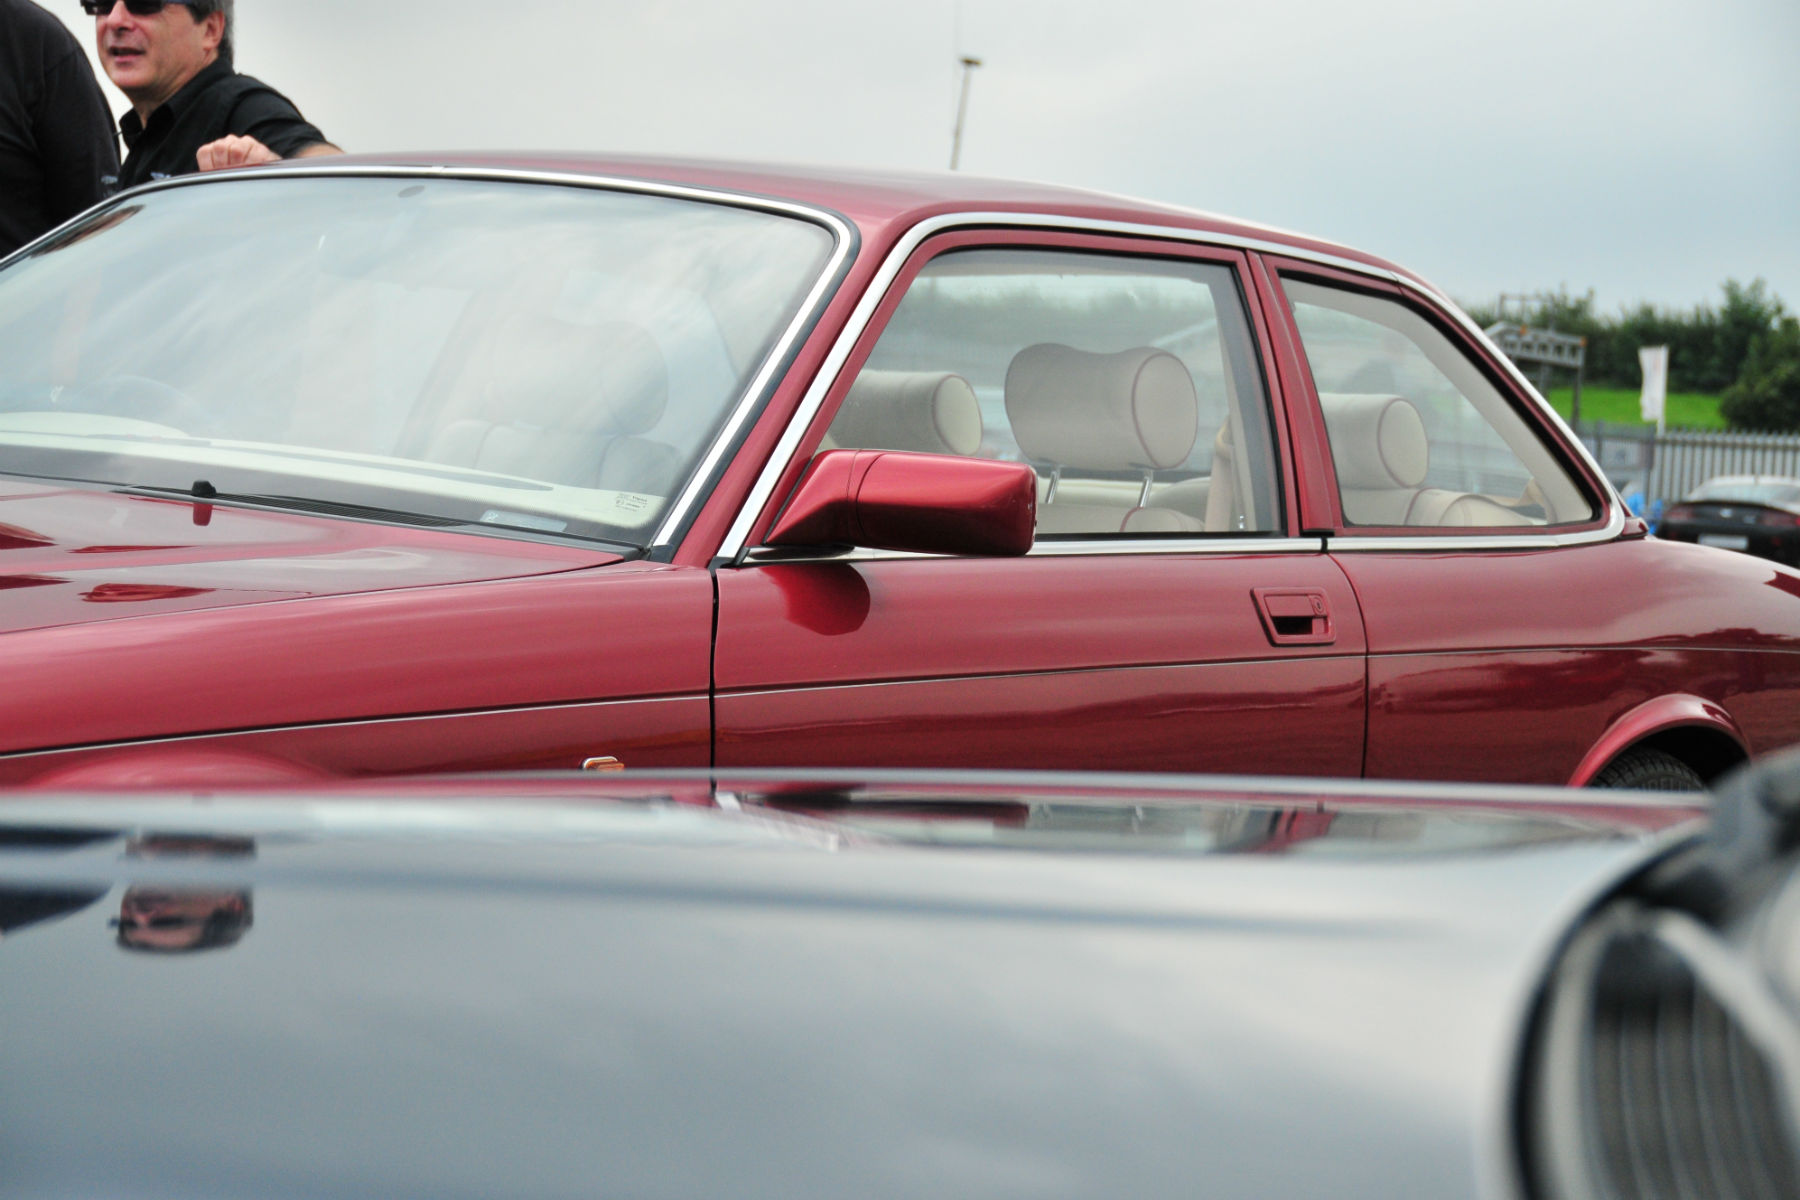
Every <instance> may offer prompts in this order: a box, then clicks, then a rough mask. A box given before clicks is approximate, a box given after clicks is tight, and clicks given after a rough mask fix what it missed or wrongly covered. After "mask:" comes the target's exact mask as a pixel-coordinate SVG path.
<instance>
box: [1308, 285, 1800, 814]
mask: <svg viewBox="0 0 1800 1200" xmlns="http://www.w3.org/2000/svg"><path fill="white" fill-rule="evenodd" d="M1277 266H1278V273H1279V286H1280V291H1281V293H1283V295H1284V296H1285V302H1286V311H1287V312H1288V313H1290V314H1291V322H1292V324H1291V326H1289V328H1288V330H1287V331H1286V332H1287V334H1288V337H1289V338H1291V340H1292V341H1293V343H1294V344H1295V345H1297V346H1298V347H1300V349H1301V353H1300V354H1298V355H1296V356H1295V358H1294V359H1293V360H1292V361H1291V362H1290V363H1289V364H1288V365H1289V366H1290V368H1291V371H1292V373H1293V374H1295V375H1298V376H1300V377H1301V385H1300V386H1298V387H1295V388H1291V389H1290V393H1306V394H1308V397H1309V399H1311V401H1312V404H1311V405H1309V406H1308V407H1310V408H1311V414H1310V416H1311V421H1310V422H1303V423H1307V424H1309V425H1312V426H1316V428H1317V430H1318V431H1319V432H1320V434H1321V435H1322V438H1321V440H1322V441H1323V442H1325V443H1326V444H1327V446H1328V453H1327V454H1326V455H1325V457H1327V458H1328V459H1329V468H1330V471H1331V473H1332V475H1333V476H1334V478H1335V492H1334V494H1331V495H1329V496H1328V497H1326V498H1325V500H1326V502H1325V503H1323V504H1319V505H1316V507H1317V508H1318V510H1319V511H1315V512H1311V513H1309V514H1308V516H1307V524H1308V527H1311V528H1326V527H1329V528H1335V529H1336V531H1337V532H1336V534H1335V535H1334V536H1333V537H1332V540H1331V549H1332V556H1333V558H1334V559H1336V561H1337V562H1338V563H1339V565H1340V566H1341V567H1342V568H1343V570H1344V573H1345V574H1346V575H1347V576H1348V577H1349V579H1350V580H1351V582H1352V583H1353V584H1354V586H1355V590H1356V594H1357V596H1358V598H1359V600H1360V601H1361V604H1362V610H1363V614H1364V619H1365V621H1366V623H1367V631H1368V639H1369V730H1368V760H1367V773H1368V775H1369V776H1371V777H1374V778H1414V779H1449V780H1455V779H1471V780H1475V779H1479V780H1487V781H1494V782H1517V783H1544V784H1563V783H1571V782H1574V783H1586V782H1589V781H1590V780H1591V779H1592V777H1593V776H1594V774H1595V773H1596V772H1597V771H1599V770H1600V769H1601V768H1602V767H1604V766H1605V765H1606V764H1607V762H1608V761H1609V760H1610V759H1611V758H1613V757H1614V756H1616V755H1617V754H1619V753H1620V752H1621V751H1623V750H1625V749H1626V748H1627V747H1628V746H1630V744H1631V742H1632V740H1633V739H1634V738H1639V739H1641V738H1644V737H1645V736H1646V735H1648V734H1651V733H1655V732H1657V731H1658V730H1659V729H1663V728H1665V727H1667V728H1671V729H1678V730H1680V732H1679V734H1678V735H1677V736H1678V738H1679V739H1680V740H1679V741H1677V742H1669V743H1667V744H1668V745H1669V746H1670V747H1672V748H1676V749H1680V750H1681V751H1682V753H1681V754H1680V755H1679V756H1678V757H1681V758H1683V759H1684V760H1685V761H1686V762H1687V763H1688V764H1689V765H1690V766H1694V767H1696V768H1697V769H1700V770H1701V771H1702V773H1703V774H1705V773H1710V772H1708V771H1707V770H1706V768H1707V767H1708V765H1709V763H1710V764H1712V765H1713V766H1714V767H1715V768H1716V767H1717V766H1722V765H1726V764H1728V763H1729V761H1730V760H1731V759H1732V758H1733V757H1734V756H1735V755H1738V754H1741V750H1740V749H1739V748H1738V746H1737V744H1736V743H1737V739H1741V740H1742V741H1743V742H1744V743H1747V744H1748V745H1749V747H1750V748H1754V747H1755V746H1756V744H1757V743H1758V742H1759V741H1763V742H1764V743H1765V744H1778V743H1779V742H1780V741H1782V740H1786V737H1788V736H1791V729H1790V728H1789V727H1790V726H1791V720H1790V719H1788V718H1787V717H1785V716H1784V715H1783V714H1782V713H1781V712H1779V711H1778V710H1779V709H1781V708H1783V707H1785V706H1786V705H1787V704H1788V703H1789V702H1788V701H1786V700H1785V699H1784V698H1783V697H1784V695H1786V694H1791V693H1784V692H1783V688H1785V687H1787V686H1789V685H1790V684H1791V683H1792V678H1791V676H1790V674H1789V670H1788V668H1787V667H1786V666H1785V665H1783V667H1782V669H1780V670H1769V669H1763V668H1762V667H1759V666H1758V660H1757V658H1756V656H1755V655H1754V654H1753V653H1752V654H1746V653H1743V652H1741V651H1739V650H1738V649H1736V648H1734V645H1733V643H1734V642H1738V641H1741V640H1742V639H1741V638H1735V637H1734V636H1733V633H1732V630H1731V629H1728V628H1726V626H1729V625H1733V624H1741V625H1743V626H1744V627H1745V628H1779V627H1781V626H1782V625H1783V624H1784V623H1789V622H1791V617H1790V616H1787V615H1786V614H1787V613H1788V612H1789V611H1791V607H1792V597H1791V595H1790V594H1789V593H1790V592H1791V591H1792V590H1793V588H1792V584H1791V583H1790V584H1789V585H1788V586H1787V587H1781V586H1779V585H1780V584H1781V583H1782V582H1783V581H1781V580H1779V579H1777V580H1776V581H1775V584H1776V585H1777V586H1775V587H1770V586H1766V585H1767V584H1768V583H1769V580H1768V579H1767V576H1768V575H1769V571H1768V570H1766V569H1758V570H1751V569H1748V568H1745V567H1741V566H1740V565H1739V564H1736V563H1733V562H1728V561H1725V560H1724V559H1723V558H1722V557H1720V558H1719V560H1718V561H1716V562H1700V561H1698V560H1697V559H1695V560H1694V561H1691V562H1689V561H1684V562H1675V561H1672V560H1673V559H1674V558H1680V557H1684V556H1683V553H1682V551H1681V550H1678V549H1677V548H1675V547H1672V546H1670V545H1667V544H1664V543H1657V542H1651V541H1647V540H1646V539H1645V538H1644V536H1643V528H1642V526H1641V524H1637V523H1635V522H1633V523H1630V524H1628V523H1627V521H1626V520H1625V518H1624V516H1623V514H1622V513H1621V512H1620V511H1619V509H1618V507H1617V505H1616V502H1614V501H1612V500H1611V499H1609V497H1608V496H1607V493H1606V491H1605V489H1604V485H1603V484H1602V483H1601V481H1600V479H1599V477H1598V473H1597V471H1596V470H1595V468H1593V466H1592V465H1591V464H1590V463H1587V462H1585V461H1583V459H1582V457H1581V456H1579V455H1578V454H1576V453H1574V452H1573V451H1572V449H1571V448H1570V447H1569V446H1568V444H1567V443H1566V442H1564V441H1563V438H1562V435H1561V434H1560V433H1559V432H1558V431H1557V430H1556V429H1555V428H1554V427H1553V424H1552V422H1551V421H1550V419H1549V418H1548V417H1547V416H1546V415H1545V414H1544V412H1543V410H1542V409H1541V408H1540V407H1539V406H1538V404H1537V402H1536V400H1535V399H1534V398H1532V397H1530V396H1529V395H1528V394H1526V392H1525V391H1524V390H1523V389H1522V388H1520V387H1519V386H1518V385H1517V384H1516V382H1514V381H1512V380H1510V379H1508V378H1507V375H1506V373H1505V372H1504V371H1503V370H1501V369H1499V368H1498V364H1496V363H1494V362H1492V361H1490V360H1488V359H1487V358H1486V356H1485V354H1484V353H1483V351H1482V350H1481V348H1480V347H1479V346H1478V345H1477V343H1476V342H1475V340H1474V339H1473V338H1471V337H1470V336H1468V335H1467V334H1466V333H1465V332H1464V331H1463V330H1462V329H1460V328H1459V323H1458V322H1457V321H1456V320H1455V319H1454V317H1453V315H1452V314H1450V313H1449V312H1448V311H1446V310H1445V309H1443V308H1441V307H1439V306H1438V305H1437V303H1436V302H1435V301H1434V300H1432V299H1430V298H1429V297H1427V296H1425V295H1423V294H1418V293H1416V292H1415V291H1413V290H1412V289H1408V290H1402V289H1400V288H1397V287H1395V286H1394V285H1393V284H1392V283H1388V282H1381V281H1371V280H1368V279H1364V278H1361V277H1357V276H1351V275H1346V274H1338V273H1333V272H1329V271H1325V270H1322V269H1320V268H1318V267H1316V266H1314V265H1310V264H1305V263H1297V262H1285V263H1280V264H1277ZM1277 316H1278V317H1279V316H1280V314H1279V312H1278V313H1277ZM1284 340H1285V339H1284ZM1295 407H1296V409H1298V408H1300V407H1301V406H1300V404H1299V402H1298V401H1297V400H1296V402H1295ZM1686 557H1689V558H1692V557H1693V556H1686ZM1733 573H1735V574H1736V575H1737V576H1739V577H1741V578H1737V579H1732V578H1728V577H1727V576H1729V575H1731V574H1733ZM1739 632H1741V631H1739ZM1765 657H1766V656H1765ZM1789 657H1791V656H1789ZM1771 661H1773V660H1771ZM1786 661H1787V659H1785V658H1784V659H1783V660H1782V662H1783V664H1785V662H1786ZM1765 665H1767V664H1765ZM1727 709H1729V710H1732V711H1733V712H1735V713H1736V714H1737V716H1736V717H1735V718H1733V717H1731V716H1729V715H1728V714H1727V712H1726V710H1727ZM1734 721H1735V724H1734Z"/></svg>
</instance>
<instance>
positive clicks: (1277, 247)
mask: <svg viewBox="0 0 1800 1200" xmlns="http://www.w3.org/2000/svg"><path fill="white" fill-rule="evenodd" d="M993 228H1010V229H1042V230H1063V231H1067V232H1070V233H1099V234H1111V235H1114V236H1120V237H1141V238H1156V239H1158V240H1160V241H1165V242H1170V241H1173V242H1190V243H1192V244H1194V245H1197V246H1220V247H1224V248H1227V249H1233V250H1246V251H1265V252H1267V253H1270V254H1282V255H1286V256H1287V257H1289V258H1301V259H1306V260H1308V261H1311V262H1318V263H1322V264H1324V265H1326V266H1332V267H1338V268H1341V269H1343V270H1349V271H1357V272H1360V273H1362V274H1364V275H1369V276H1372V277H1374V278H1377V279H1383V280H1386V281H1388V282H1390V283H1397V282H1398V280H1399V277H1398V276H1397V275H1395V274H1394V272H1392V271H1388V270H1384V269H1382V268H1380V267H1372V266H1370V265H1369V264H1368V263H1361V262H1356V261H1354V260H1351V259H1345V258H1339V257H1337V256H1335V255H1331V254H1322V253H1318V252H1315V251H1311V250H1307V249H1304V248H1302V247H1297V246H1288V245H1284V244H1282V243H1280V242H1273V241H1265V240H1263V239H1260V238H1247V237H1238V236H1235V235H1232V234H1220V233H1209V232H1207V231H1206V230H1203V229H1188V228H1185V227H1182V226H1177V225H1146V224H1140V223H1136V222H1129V221H1101V220H1095V219H1092V218H1088V217H1064V216H1058V215H1056V214H1054V213H1031V212H965V213H946V214H944V215H942V216H938V217H933V218H931V219H930V220H926V221H921V222H919V223H918V224H917V225H914V226H913V227H912V228H911V229H909V230H907V231H906V235H905V236H904V237H902V238H901V239H900V240H899V241H898V242H897V243H895V245H894V248H893V249H892V250H891V251H889V252H888V256H887V258H886V259H885V260H883V262H882V264H881V269H880V270H878V271H877V272H876V273H875V277H874V278H873V279H872V280H870V281H869V287H868V290H867V291H866V292H865V293H864V294H863V297H862V299H861V300H860V301H859V302H858V303H857V306H856V310H855V311H854V312H853V313H851V314H850V320H849V321H848V322H847V323H846V324H845V326H844V329H843V331H842V332H841V333H840V334H839V335H838V338H837V341H836V342H834V343H833V344H832V347H831V352H830V354H828V355H827V356H826V358H825V361H824V362H823V363H822V364H820V366H819V373H818V375H817V376H816V377H815V378H814V379H813V382H812V386H811V387H809V388H807V390H806V395H805V396H803V397H802V398H801V400H800V407H799V409H798V410H796V412H795V413H794V417H793V420H791V421H790V422H789V423H788V427H787V430H786V432H784V433H783V434H782V437H781V440H780V442H778V443H777V444H776V446H775V450H774V452H773V453H772V454H771V455H770V457H769V461H768V463H766V464H765V465H764V467H763V471H762V474H761V475H759V476H758V477H757V480H756V484H755V486H754V487H752V488H751V489H750V494H749V496H748V497H746V498H745V501H744V506H743V508H742V509H741V510H740V511H739V512H738V517H737V520H736V521H734V522H733V523H732V525H731V529H730V530H729V531H728V532H727V533H726V535H725V540H724V542H723V543H722V544H721V545H720V547H719V554H718V557H719V558H720V559H722V560H724V561H727V562H735V561H737V560H738V559H739V558H741V557H742V556H743V554H744V550H745V546H746V543H747V542H748V541H749V539H750V527H751V526H752V525H753V524H755V522H756V517H757V514H759V513H760V512H762V510H763V506H764V505H766V504H767V503H768V502H769V497H770V495H771V494H772V493H773V492H774V491H775V486H776V484H777V483H779V482H780V479H781V475H782V473H783V471H785V470H786V467H787V464H788V462H789V460H791V459H792V458H793V456H794V451H795V449H797V448H798V446H799V444H800V439H801V437H802V436H804V434H805V432H806V428H807V426H809V425H811V424H812V422H813V418H814V417H816V416H818V415H819V409H820V408H821V407H823V406H824V403H825V394H826V393H827V392H829V391H830V390H831V387H832V385H833V384H834V383H836V382H837V377H838V373H839V372H840V371H842V370H843V368H844V362H845V360H847V359H848V358H849V357H850V351H851V349H852V348H853V347H854V346H855V345H856V343H857V341H858V340H859V339H860V338H861V337H862V335H863V333H864V331H866V330H867V329H868V327H869V322H870V321H871V320H873V319H874V316H875V309H876V308H877V307H879V306H880V304H881V301H882V300H883V299H884V298H885V297H886V295H887V292H888V289H889V288H890V287H892V286H893V283H894V280H895V279H896V278H897V277H898V276H899V274H900V269H901V268H902V267H903V266H905V265H906V260H907V259H908V258H910V257H912V253H913V251H914V250H917V249H918V248H919V245H920V243H922V242H923V241H925V239H927V238H929V237H934V236H936V235H937V234H940V233H945V232H948V231H949V230H953V229H993Z"/></svg>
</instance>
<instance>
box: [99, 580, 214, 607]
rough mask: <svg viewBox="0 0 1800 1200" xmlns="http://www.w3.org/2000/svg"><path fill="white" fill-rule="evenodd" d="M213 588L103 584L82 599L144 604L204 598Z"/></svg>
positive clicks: (145, 584) (107, 602) (105, 602)
mask: <svg viewBox="0 0 1800 1200" xmlns="http://www.w3.org/2000/svg"><path fill="white" fill-rule="evenodd" d="M212 590H213V589H212V588H191V587H173V586H168V585H164V584H160V583H103V584H101V585H100V586H99V587H97V588H95V589H93V590H92V591H89V592H83V593H82V594H81V598H82V599H83V600H86V601H87V602H88V603H90V604H142V603H144V602H145V601H148V600H182V599H185V598H186V597H188V596H204V595H206V594H207V593H208V592H210V591H212Z"/></svg>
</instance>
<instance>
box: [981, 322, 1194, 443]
mask: <svg viewBox="0 0 1800 1200" xmlns="http://www.w3.org/2000/svg"><path fill="white" fill-rule="evenodd" d="M1006 416H1007V419H1008V420H1009V421H1011V422H1012V430H1013V436H1014V437H1015V438H1017V439H1018V442H1019V449H1020V450H1022V451H1024V453H1025V457H1026V458H1028V459H1030V460H1032V461H1033V462H1048V463H1056V464H1059V465H1061V466H1066V467H1084V468H1087V469H1089V470H1134V469H1142V468H1145V467H1153V468H1159V469H1160V468H1164V467H1174V466H1179V465H1180V464H1181V463H1182V461H1183V460H1185V459H1186V458H1187V456H1188V454H1189V452H1190V451H1192V450H1193V448H1194V439H1195V438H1196V437H1197V436H1199V433H1200V403H1199V399H1198V398H1197V397H1196V396H1195V394H1194V380H1193V377H1192V376H1191V375H1189V374H1188V369H1187V368H1186V367H1185V366H1183V365H1182V363H1181V360H1180V359H1178V358H1176V357H1175V356H1174V355H1173V354H1170V353H1169V352H1168V351H1166V350H1155V349H1151V348H1149V347H1143V348H1141V349H1137V350H1121V351H1120V352H1119V353H1117V354H1090V353H1088V352H1087V351H1084V350H1076V349H1073V348H1072V347H1069V346H1059V345H1054V344H1049V343H1046V344H1044V345H1040V346H1027V347H1026V348H1025V349H1023V350H1021V351H1019V353H1018V354H1017V355H1015V356H1014V357H1013V360H1012V365H1011V366H1009V367H1008V368H1007V369H1006Z"/></svg>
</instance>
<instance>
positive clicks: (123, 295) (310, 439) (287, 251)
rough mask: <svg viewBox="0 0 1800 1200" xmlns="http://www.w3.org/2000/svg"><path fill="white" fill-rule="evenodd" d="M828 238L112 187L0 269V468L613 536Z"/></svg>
mask: <svg viewBox="0 0 1800 1200" xmlns="http://www.w3.org/2000/svg"><path fill="white" fill-rule="evenodd" d="M832 247H833V235H832V234H831V233H830V232H829V231H828V230H827V229H826V228H825V227H824V226H822V225H818V224H813V223H811V222H809V221H806V220H803V219H799V218H795V217H790V216H785V215H781V214H777V213H771V212H767V211H760V210H756V209H752V208H748V207H738V206H734V205H730V204H725V203H714V202H706V201H701V200H693V199H678V198H670V197H666V196H655V195H645V194H636V193H629V192H620V191H607V190H601V189H596V188H589V187H577V186H556V185H550V184H541V183H538V184H525V183H513V182H496V181H483V180H471V179H446V178H438V177H433V178H428V179H427V178H418V177H410V178H409V177H393V176H383V177H347V176H330V177H292V178H281V177H276V176H271V177H267V178H263V179H238V180H217V181H208V182H206V183H203V184H198V185H182V186H176V187H172V188H167V189H163V190H159V191H152V192H148V193H145V194H142V195H138V196H130V197H125V198H124V199H123V200H122V201H121V202H120V203H117V204H115V205H113V206H112V207H110V208H107V209H103V210H99V211H98V212H97V213H96V214H95V215H93V216H91V217H89V218H87V219H85V220H84V221H83V222H82V223H80V224H79V225H77V226H75V227H73V228H71V229H70V230H68V231H66V232H65V233H63V234H60V235H58V236H57V237H56V238H55V239H53V240H52V241H50V242H47V243H45V244H44V245H42V246H40V247H39V248H37V249H36V250H34V251H33V252H31V253H29V254H27V255H25V256H23V257H21V258H18V259H15V260H14V261H13V262H12V263H11V264H9V265H8V267H7V268H6V269H5V270H4V271H0V363H4V364H5V366H4V369H3V370H0V472H5V473H9V474H14V475H24V476H31V477H38V478H47V479H58V480H73V481H80V482H88V483H93V484H98V485H103V486H108V487H129V488H144V489H166V490H168V491H170V492H177V493H180V492H185V493H189V494H194V495H199V496H203V497H210V496H214V495H216V496H218V497H220V498H224V499H226V500H230V499H232V498H236V497H241V498H245V499H249V500H253V501H256V502H260V503H270V504H279V505H286V506H293V507H299V508H308V509H313V510H316V511H326V512H334V513H340V514H344V515H350V516H365V517H373V518H377V519H394V520H403V521H411V522H414V523H421V524H430V525H468V526H471V527H474V528H478V529H481V528H486V529H492V530H494V531H496V532H500V531H508V530H511V531H524V532H526V533H529V534H532V535H537V536H545V535H549V536H568V537H576V538H592V539H597V540H602V541H608V542H617V543H624V544H626V545H635V546H640V547H641V546H644V545H647V544H648V543H649V541H650V540H651V539H652V538H653V536H654V531H655V529H656V528H657V526H658V523H659V522H660V520H661V518H662V517H663V515H664V514H665V513H666V512H667V511H668V509H669V508H670V506H671V504H672V503H673V501H674V498H675V497H676V496H678V495H679V494H680V493H681V490H682V486H683V484H684V483H685V481H686V480H687V479H688V477H689V476H690V475H691V474H692V472H693V471H694V470H695V467H696V464H697V463H699V462H700V461H701V460H702V459H703V458H704V457H705V455H706V451H707V449H708V447H709V446H710V445H711V444H712V442H713V441H714V439H715V438H716V437H717V436H718V434H719V433H720V431H721V429H722V428H723V427H724V426H725V424H726V422H727V420H728V419H729V417H730V415H731V414H732V412H733V410H734V409H735V408H736V407H737V405H738V403H739V401H740V400H741V399H742V397H743V396H744V395H745V392H746V390H747V389H748V388H749V386H750V384H751V381H752V380H753V379H754V378H755V377H756V376H757V374H758V369H759V367H761V366H762V364H763V363H764V361H765V359H766V358H767V357H768V356H769V355H770V354H771V352H772V351H773V350H774V349H775V347H776V345H777V343H778V342H779V341H780V340H781V338H782V335H783V334H784V332H785V331H786V330H787V329H788V328H789V327H790V325H791V324H792V323H793V322H794V319H795V317H796V315H797V313H798V311H799V309H800V307H801V305H802V304H803V303H804V301H805V298H806V296H807V295H808V294H809V292H810V291H811V290H812V288H813V287H814V285H815V284H816V282H817V280H818V277H819V274H820V272H821V271H822V270H823V269H824V266H825V264H826V262H827V260H828V258H829V257H830V254H831V251H832Z"/></svg>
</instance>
